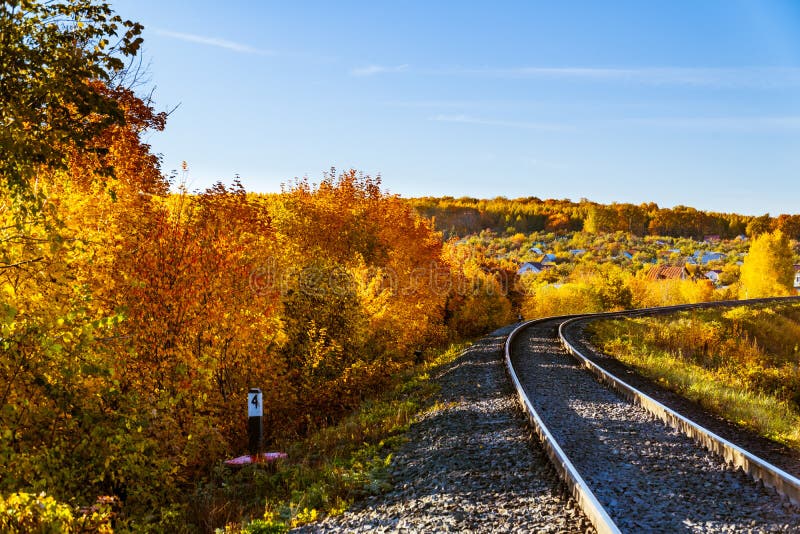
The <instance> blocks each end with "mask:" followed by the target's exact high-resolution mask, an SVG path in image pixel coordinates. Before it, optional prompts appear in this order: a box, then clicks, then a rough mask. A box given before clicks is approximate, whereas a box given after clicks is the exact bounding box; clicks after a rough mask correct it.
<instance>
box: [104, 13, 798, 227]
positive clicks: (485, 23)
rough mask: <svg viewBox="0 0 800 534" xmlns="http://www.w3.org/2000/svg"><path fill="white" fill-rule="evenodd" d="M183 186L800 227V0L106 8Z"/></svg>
mask: <svg viewBox="0 0 800 534" xmlns="http://www.w3.org/2000/svg"><path fill="white" fill-rule="evenodd" d="M111 2H112V6H113V8H114V9H115V10H116V12H117V13H118V14H120V15H121V16H122V17H123V18H127V19H131V20H135V21H138V22H141V23H142V24H144V26H145V31H144V35H143V36H144V39H145V42H144V48H143V50H144V52H143V53H144V56H143V57H144V62H145V64H146V65H147V66H148V70H147V84H146V85H145V86H143V87H142V88H141V89H140V91H142V92H143V93H145V92H149V91H150V90H152V91H153V98H154V100H155V105H156V108H157V109H159V110H173V111H172V112H171V114H170V117H169V119H168V123H167V128H166V130H165V131H164V132H160V133H153V134H151V135H149V136H148V137H147V139H146V141H147V142H148V143H150V144H151V145H152V148H153V150H154V151H155V152H157V153H160V154H162V155H163V169H164V171H165V172H169V171H170V170H173V169H180V168H181V162H182V161H186V162H187V163H188V169H189V170H188V172H187V173H186V176H185V178H186V181H187V183H188V185H189V186H190V188H192V189H195V188H196V189H202V188H205V187H208V186H209V185H211V184H213V183H214V182H216V181H222V182H225V183H230V182H231V181H232V180H233V179H234V177H235V176H237V175H238V176H239V177H240V178H241V180H242V182H243V184H244V185H245V187H246V189H248V190H250V191H261V192H271V191H279V190H280V188H281V184H283V183H287V184H290V183H291V182H292V181H293V179H294V178H296V177H304V176H305V177H308V178H309V180H310V181H312V182H315V181H319V180H320V179H321V178H322V177H323V175H324V173H325V172H326V171H328V170H329V169H330V168H331V167H336V168H337V169H339V170H343V169H350V168H354V169H357V170H359V171H362V172H364V173H365V174H370V175H372V176H375V175H378V174H379V175H381V177H382V183H383V187H384V188H385V189H387V190H388V191H390V192H392V193H398V194H400V195H402V196H404V197H415V196H427V195H432V196H442V195H450V196H455V197H460V196H472V197H479V198H494V197H498V196H505V197H508V198H517V197H527V196H536V197H539V198H542V199H544V198H559V199H563V198H569V199H572V200H575V201H578V200H580V199H581V198H588V199H589V200H593V201H596V202H602V203H610V202H633V203H636V204H638V203H642V202H656V203H657V204H658V205H660V206H663V207H671V206H675V205H688V206H694V207H696V208H698V209H705V210H712V211H721V212H737V213H742V214H754V215H756V214H757V215H760V214H763V213H770V214H772V215H778V214H780V213H800V202H798V201H800V1H797V0H783V1H781V0H703V1H697V0H669V1H667V0H663V1H658V2H656V1H652V2H651V1H639V0H632V1H626V0H615V1H613V2H610V1H609V2H598V1H593V0H585V1H578V0H563V1H558V2H553V1H527V2H499V1H498V2H488V1H487V2H469V1H452V2H445V1H438V2H430V1H419V2H413V1H404V2H389V1H378V0H372V1H367V2H348V1H346V0H342V1H338V2H302V1H288V0H286V1H282V2H268V1H251V2H244V1H234V0H229V1H226V2H219V1H218V0H216V1H208V0H191V1H180V0H171V1H167V2H165V1H163V0H116V1H115V0H111Z"/></svg>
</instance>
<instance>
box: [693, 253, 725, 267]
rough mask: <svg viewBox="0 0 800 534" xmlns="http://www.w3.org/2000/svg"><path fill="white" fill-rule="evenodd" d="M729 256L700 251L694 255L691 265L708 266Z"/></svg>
mask: <svg viewBox="0 0 800 534" xmlns="http://www.w3.org/2000/svg"><path fill="white" fill-rule="evenodd" d="M726 257H727V256H726V255H725V254H724V253H722V252H716V251H714V252H706V251H703V250H698V251H697V252H695V253H694V255H693V256H692V257H691V258H689V260H688V261H689V263H694V264H697V265H707V264H708V263H710V262H712V261H720V260H724V259H725V258H726Z"/></svg>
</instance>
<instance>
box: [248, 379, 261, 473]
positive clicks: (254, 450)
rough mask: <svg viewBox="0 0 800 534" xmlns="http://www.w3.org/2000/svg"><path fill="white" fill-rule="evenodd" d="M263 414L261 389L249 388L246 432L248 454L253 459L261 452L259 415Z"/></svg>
mask: <svg viewBox="0 0 800 534" xmlns="http://www.w3.org/2000/svg"><path fill="white" fill-rule="evenodd" d="M263 415H264V406H263V404H262V398H261V390H260V389H258V388H250V391H249V392H248V393H247V434H248V437H249V449H250V456H251V457H252V458H253V461H256V457H257V456H258V455H259V454H260V453H261V447H262V445H263V443H264V427H263V426H262V424H261V417H262V416H263Z"/></svg>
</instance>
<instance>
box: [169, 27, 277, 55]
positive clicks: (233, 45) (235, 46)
mask: <svg viewBox="0 0 800 534" xmlns="http://www.w3.org/2000/svg"><path fill="white" fill-rule="evenodd" d="M154 31H155V33H156V34H157V35H162V36H164V37H170V38H172V39H178V40H180V41H186V42H188V43H197V44H202V45H207V46H214V47H217V48H224V49H226V50H230V51H232V52H237V53H239V54H255V55H259V56H274V55H275V52H274V51H272V50H266V49H263V48H256V47H253V46H250V45H246V44H242V43H237V42H235V41H228V40H227V39H219V38H217V37H207V36H204V35H195V34H193V33H182V32H174V31H170V30H162V29H158V28H157V29H155V30H154Z"/></svg>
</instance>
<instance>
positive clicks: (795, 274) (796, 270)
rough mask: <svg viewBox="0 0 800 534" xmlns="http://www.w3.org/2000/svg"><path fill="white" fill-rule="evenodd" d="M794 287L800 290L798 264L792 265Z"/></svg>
mask: <svg viewBox="0 0 800 534" xmlns="http://www.w3.org/2000/svg"><path fill="white" fill-rule="evenodd" d="M794 288H795V289H797V290H798V291H800V265H795V266H794Z"/></svg>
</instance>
